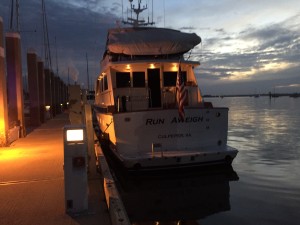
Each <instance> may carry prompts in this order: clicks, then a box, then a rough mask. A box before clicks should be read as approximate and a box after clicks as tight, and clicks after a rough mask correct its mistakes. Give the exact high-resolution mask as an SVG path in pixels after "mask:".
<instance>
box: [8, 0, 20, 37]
mask: <svg viewBox="0 0 300 225" xmlns="http://www.w3.org/2000/svg"><path fill="white" fill-rule="evenodd" d="M15 6H16V8H15ZM14 19H16V24H14ZM9 28H10V30H11V31H16V32H20V20H19V0H16V1H14V0H11V10H10V24H9Z"/></svg>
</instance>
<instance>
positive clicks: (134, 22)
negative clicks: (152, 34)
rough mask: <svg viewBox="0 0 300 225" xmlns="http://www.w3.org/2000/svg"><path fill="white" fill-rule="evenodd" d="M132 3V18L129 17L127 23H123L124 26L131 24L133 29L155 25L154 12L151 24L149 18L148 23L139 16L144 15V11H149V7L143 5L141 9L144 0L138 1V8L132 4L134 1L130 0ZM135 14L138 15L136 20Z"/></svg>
mask: <svg viewBox="0 0 300 225" xmlns="http://www.w3.org/2000/svg"><path fill="white" fill-rule="evenodd" d="M129 2H130V12H131V13H130V14H131V16H130V17H127V20H126V21H124V20H123V21H122V22H123V23H124V24H129V25H132V26H133V27H139V26H147V25H154V22H153V11H152V21H151V22H150V21H149V17H148V22H146V21H145V20H143V19H141V20H140V19H139V16H140V13H142V12H143V11H144V10H146V9H148V5H147V4H146V5H143V6H142V7H141V3H142V0H138V6H137V7H135V5H134V4H132V2H133V0H129ZM152 9H153V1H152ZM133 12H134V13H135V15H136V18H135V19H134V18H133V16H132V13H133Z"/></svg>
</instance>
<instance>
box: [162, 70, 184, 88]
mask: <svg viewBox="0 0 300 225" xmlns="http://www.w3.org/2000/svg"><path fill="white" fill-rule="evenodd" d="M181 73H182V75H183V80H184V82H186V71H181ZM176 80H177V72H173V71H165V72H164V87H174V86H176Z"/></svg>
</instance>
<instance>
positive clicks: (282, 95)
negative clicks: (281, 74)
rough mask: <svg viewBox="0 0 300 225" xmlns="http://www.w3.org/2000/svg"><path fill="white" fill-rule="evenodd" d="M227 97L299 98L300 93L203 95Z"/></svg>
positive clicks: (205, 96) (206, 96)
mask: <svg viewBox="0 0 300 225" xmlns="http://www.w3.org/2000/svg"><path fill="white" fill-rule="evenodd" d="M226 97H255V98H258V97H270V98H277V97H292V98H298V97H300V93H277V94H274V93H268V94H239V95H203V98H226Z"/></svg>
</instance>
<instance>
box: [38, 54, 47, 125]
mask: <svg viewBox="0 0 300 225" xmlns="http://www.w3.org/2000/svg"><path fill="white" fill-rule="evenodd" d="M37 64H38V77H39V100H40V119H41V123H44V122H45V73H44V63H43V61H42V60H40V59H38V62H37Z"/></svg>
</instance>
